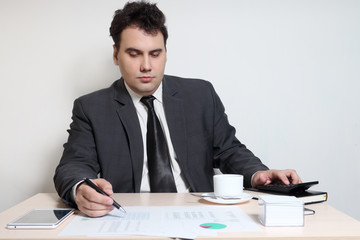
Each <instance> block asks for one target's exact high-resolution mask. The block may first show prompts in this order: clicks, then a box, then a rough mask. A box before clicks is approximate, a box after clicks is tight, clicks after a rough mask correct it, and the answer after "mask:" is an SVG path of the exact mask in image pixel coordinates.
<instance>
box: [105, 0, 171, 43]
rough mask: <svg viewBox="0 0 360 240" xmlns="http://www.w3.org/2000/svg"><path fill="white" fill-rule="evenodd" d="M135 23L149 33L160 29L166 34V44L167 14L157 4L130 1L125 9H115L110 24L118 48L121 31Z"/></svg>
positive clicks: (165, 38)
mask: <svg viewBox="0 0 360 240" xmlns="http://www.w3.org/2000/svg"><path fill="white" fill-rule="evenodd" d="M131 25H135V26H137V27H138V28H140V29H142V30H144V31H145V32H146V33H148V34H152V35H155V34H156V33H157V32H158V31H160V32H161V33H162V35H163V36H164V44H165V46H166V40H167V38H168V32H167V29H166V26H165V15H164V14H163V13H162V12H161V11H160V9H159V8H158V7H157V6H156V3H154V4H151V3H148V2H145V1H141V2H128V3H126V4H125V6H124V8H123V9H119V10H116V11H115V15H114V18H113V20H112V22H111V26H110V36H111V37H112V39H113V40H114V44H115V46H116V48H117V49H119V46H120V35H121V32H122V31H123V30H124V29H125V28H127V27H128V26H131Z"/></svg>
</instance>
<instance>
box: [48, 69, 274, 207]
mask: <svg viewBox="0 0 360 240" xmlns="http://www.w3.org/2000/svg"><path fill="white" fill-rule="evenodd" d="M163 102H164V109H165V115H166V119H167V122H168V126H169V131H170V137H171V141H172V143H173V146H174V149H175V152H176V154H177V157H178V162H179V165H180V167H181V169H182V171H183V173H184V176H185V178H186V181H187V183H188V184H189V186H190V188H191V191H194V192H211V191H213V180H212V177H213V175H214V171H213V168H214V167H218V168H220V170H221V171H222V172H224V173H239V174H243V175H244V185H245V186H250V181H251V176H252V174H253V173H255V172H256V171H258V170H267V169H268V168H267V167H266V166H265V165H263V164H262V163H261V161H260V160H259V159H258V158H257V157H255V156H254V154H253V153H252V152H250V151H249V150H248V149H247V148H246V147H245V145H243V144H242V143H240V142H239V141H238V140H237V138H236V137H235V129H234V128H233V127H232V126H231V125H230V124H229V122H228V119H227V116H226V114H225V111H224V106H223V104H222V103H221V101H220V99H219V97H218V95H217V94H216V92H215V90H214V88H213V87H212V85H211V84H210V83H209V82H207V81H204V80H196V79H183V78H179V77H174V76H168V75H165V76H164V79H163ZM72 120H73V121H72V123H71V125H70V130H68V132H69V138H68V141H67V143H65V144H64V152H63V156H62V158H61V160H60V163H59V165H58V167H57V168H56V172H55V176H54V182H55V187H56V190H57V191H58V193H59V195H60V196H61V197H62V199H63V200H64V201H65V202H66V203H68V204H70V205H74V204H73V203H72V202H71V198H70V190H71V188H72V186H73V185H74V184H75V183H77V182H78V181H80V180H81V179H83V178H85V177H88V178H96V177H97V176H98V174H100V176H101V177H103V178H105V179H106V180H108V181H109V182H110V183H111V184H112V185H113V190H114V192H139V191H140V183H141V178H142V168H143V152H144V150H143V142H142V137H141V130H140V125H139V120H138V117H137V113H136V110H135V107H134V104H133V102H132V100H131V97H130V95H129V94H128V92H127V90H126V88H125V85H124V81H123V79H120V80H117V81H115V82H114V83H113V84H112V85H111V86H110V87H109V88H106V89H102V90H99V91H96V92H94V93H91V94H88V95H85V96H82V97H80V98H78V99H76V100H75V102H74V108H73V117H72Z"/></svg>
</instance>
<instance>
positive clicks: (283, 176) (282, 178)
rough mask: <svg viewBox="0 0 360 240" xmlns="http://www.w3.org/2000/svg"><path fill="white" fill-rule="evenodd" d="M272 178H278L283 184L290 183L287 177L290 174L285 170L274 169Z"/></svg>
mask: <svg viewBox="0 0 360 240" xmlns="http://www.w3.org/2000/svg"><path fill="white" fill-rule="evenodd" d="M273 173H274V175H275V176H274V178H276V179H278V180H280V181H281V182H282V183H283V184H285V185H289V184H290V180H289V177H290V174H289V175H288V174H287V173H288V172H287V171H286V170H284V171H274V172H273Z"/></svg>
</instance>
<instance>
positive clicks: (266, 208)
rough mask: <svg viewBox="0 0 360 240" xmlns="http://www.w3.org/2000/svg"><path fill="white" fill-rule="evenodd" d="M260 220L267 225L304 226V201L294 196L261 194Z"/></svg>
mask: <svg viewBox="0 0 360 240" xmlns="http://www.w3.org/2000/svg"><path fill="white" fill-rule="evenodd" d="M259 220H260V222H261V223H262V224H263V225H264V226H266V227H279V226H291V227H295V226H304V203H303V202H302V201H301V200H299V199H297V198H296V197H294V196H276V195H259Z"/></svg>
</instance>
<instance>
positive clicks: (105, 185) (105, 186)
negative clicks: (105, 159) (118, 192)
mask: <svg viewBox="0 0 360 240" xmlns="http://www.w3.org/2000/svg"><path fill="white" fill-rule="evenodd" d="M92 182H93V183H95V184H96V185H97V186H98V187H99V188H101V189H102V190H103V191H104V192H106V194H108V195H112V194H113V193H114V192H113V189H112V185H111V183H110V182H108V181H106V180H105V179H103V178H97V179H94V180H92Z"/></svg>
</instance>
